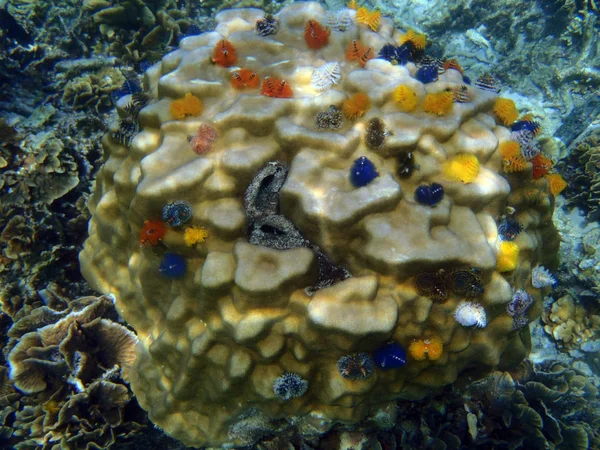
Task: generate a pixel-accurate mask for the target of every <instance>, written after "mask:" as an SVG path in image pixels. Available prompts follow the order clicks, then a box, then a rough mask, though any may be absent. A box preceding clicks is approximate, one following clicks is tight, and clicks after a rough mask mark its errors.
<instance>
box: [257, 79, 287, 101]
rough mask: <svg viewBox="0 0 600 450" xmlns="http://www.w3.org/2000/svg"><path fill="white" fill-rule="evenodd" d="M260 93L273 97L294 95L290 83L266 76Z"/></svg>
mask: <svg viewBox="0 0 600 450" xmlns="http://www.w3.org/2000/svg"><path fill="white" fill-rule="evenodd" d="M260 93H261V94H262V95H265V96H267V97H273V98H291V97H293V96H294V92H293V91H292V87H291V86H290V84H289V83H288V82H287V81H285V80H280V79H278V78H275V77H265V79H264V81H263V84H262V88H261V89H260Z"/></svg>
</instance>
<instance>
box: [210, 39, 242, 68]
mask: <svg viewBox="0 0 600 450" xmlns="http://www.w3.org/2000/svg"><path fill="white" fill-rule="evenodd" d="M236 61H237V50H236V49H235V47H234V46H233V44H232V43H231V42H229V41H228V40H227V39H221V40H220V41H219V42H217V45H215V48H214V50H213V57H212V62H214V63H215V64H217V65H219V66H221V67H231V66H233V65H234V64H235V62H236Z"/></svg>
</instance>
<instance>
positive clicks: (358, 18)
mask: <svg viewBox="0 0 600 450" xmlns="http://www.w3.org/2000/svg"><path fill="white" fill-rule="evenodd" d="M380 19H381V13H380V12H378V11H370V10H368V9H367V8H364V7H359V6H358V5H357V2H356V1H351V2H350V4H349V5H348V9H345V10H342V11H341V12H340V13H338V14H337V15H334V16H332V17H327V18H324V19H323V22H324V24H323V23H321V22H319V21H318V20H317V18H315V19H311V20H308V21H307V23H306V24H305V29H304V40H305V43H306V46H307V47H308V48H309V49H312V50H318V49H321V48H323V47H325V46H327V45H328V41H329V36H330V33H331V31H330V30H331V29H336V30H338V31H344V29H345V28H347V27H349V26H351V25H352V23H353V22H355V23H356V24H357V25H358V26H364V27H368V28H370V29H372V30H373V31H377V30H378V28H379V26H380ZM277 31H278V21H277V19H276V18H275V17H274V16H272V15H266V16H265V17H264V18H263V19H261V20H258V21H257V22H256V32H257V33H258V34H259V35H260V36H263V37H266V36H269V35H272V34H276V33H277ZM427 44H428V42H427V37H426V36H425V35H423V34H419V33H417V32H415V31H412V30H409V31H408V32H407V33H405V34H404V35H403V36H402V37H401V38H400V41H399V42H394V43H388V44H386V45H384V46H383V47H382V48H380V49H374V48H371V47H367V46H365V45H364V44H363V43H361V42H360V41H358V40H353V41H351V42H350V44H349V45H348V47H347V49H346V54H345V58H346V60H347V61H348V62H355V63H356V64H357V65H358V66H360V67H364V66H365V65H366V63H367V62H368V61H369V60H370V59H373V58H380V59H384V60H387V61H389V62H391V63H392V64H395V65H397V64H400V65H404V64H407V63H409V62H412V63H414V64H415V65H416V67H417V71H416V75H415V77H416V78H417V80H419V81H420V82H422V83H424V84H427V83H432V82H434V81H436V80H437V79H438V76H439V75H440V74H442V73H444V72H445V71H450V70H452V71H457V72H459V73H460V74H461V76H462V80H463V84H462V85H460V86H459V87H458V88H453V89H450V88H449V89H447V90H445V91H443V92H441V93H429V94H427V95H426V96H425V98H424V99H423V101H422V102H420V101H419V98H418V96H417V94H416V93H415V91H414V90H413V89H412V88H411V87H410V86H408V85H406V84H401V85H399V86H397V87H396V88H395V90H394V91H393V101H394V103H395V105H396V107H397V108H398V110H399V111H402V112H405V113H410V112H412V111H415V110H416V109H417V108H419V107H420V108H421V109H422V111H424V112H425V113H428V114H432V115H436V116H446V115H449V114H450V113H451V112H452V109H453V105H454V104H455V103H467V102H469V99H470V92H471V91H472V90H473V89H481V90H485V91H491V92H494V93H496V94H497V93H499V92H500V90H501V87H500V84H499V82H498V81H497V80H496V79H495V78H494V77H493V76H491V75H489V74H487V75H483V76H481V77H479V78H478V79H477V80H476V81H475V82H473V83H471V81H470V79H469V78H468V77H467V76H466V75H464V73H463V69H462V68H461V66H460V64H459V62H458V61H457V60H455V59H449V60H445V61H442V60H439V59H437V58H434V57H431V56H428V55H427V54H426V52H425V49H426V47H427ZM212 62H213V63H214V64H216V65H218V66H221V67H224V68H232V69H231V70H230V71H229V72H224V73H227V76H229V78H230V80H229V81H230V84H231V89H236V90H242V91H248V92H249V93H252V91H256V90H258V92H259V93H260V95H263V96H267V97H272V98H273V101H281V100H279V99H286V98H291V97H293V96H294V90H293V86H291V85H290V83H289V82H288V81H286V80H283V79H278V78H276V77H274V76H270V75H268V74H259V73H256V72H254V71H253V70H250V69H248V68H244V67H241V68H238V67H235V65H236V62H237V50H236V48H235V47H234V45H233V44H232V43H231V42H229V41H227V40H226V39H221V40H220V41H219V42H218V43H217V44H216V46H215V47H214V52H213V56H212ZM341 77H342V73H341V67H340V64H339V62H329V63H327V64H324V65H323V66H321V67H319V68H317V69H315V70H314V73H313V74H312V79H311V84H312V87H313V88H314V89H315V90H316V91H325V90H327V89H329V88H331V87H332V86H333V85H335V84H336V83H338V82H339V81H340V79H341ZM145 101H146V100H144V99H143V98H141V97H137V98H134V99H133V104H131V105H130V107H129V111H126V112H133V113H134V114H135V113H137V112H139V109H141V107H143V106H144V104H145ZM136 103H137V104H136ZM370 103H371V102H370V99H369V96H368V95H367V94H366V93H365V92H358V93H356V94H354V95H352V96H349V97H348V98H347V99H346V100H345V101H344V102H343V103H342V104H341V105H331V106H330V107H329V108H328V109H327V110H325V111H321V112H319V113H318V114H317V115H316V117H315V125H316V127H317V129H319V130H324V131H330V130H337V129H339V128H340V127H341V126H342V124H343V122H344V120H349V121H353V120H355V119H357V118H360V117H361V116H363V115H364V114H365V113H366V112H367V111H368V110H369V108H370ZM419 103H420V104H419ZM202 110H203V106H202V101H201V100H200V99H199V98H198V97H196V96H194V95H192V94H191V93H188V94H186V95H185V96H184V97H183V98H180V99H177V100H174V101H173V102H172V103H171V114H172V116H173V118H174V119H184V118H185V117H186V116H199V115H200V114H201V113H202ZM493 114H494V115H495V117H496V119H497V121H498V122H499V123H500V124H501V125H503V126H506V127H508V128H509V129H510V130H511V136H510V140H506V141H503V142H501V143H500V144H499V146H498V151H499V152H500V155H501V157H502V164H503V171H504V172H505V173H506V174H513V173H518V172H522V173H523V174H526V173H528V170H531V174H532V178H533V180H538V179H541V178H545V179H546V180H547V186H548V189H549V191H550V193H551V194H552V195H553V196H556V195H558V194H559V193H560V192H561V191H562V190H563V189H564V188H565V187H566V183H565V181H564V180H563V179H562V177H561V176H560V175H559V174H557V173H555V172H553V161H552V160H551V159H549V158H548V157H546V156H544V154H543V153H542V152H541V150H540V149H539V147H538V146H537V144H536V140H535V138H536V136H537V135H538V134H539V133H540V125H539V123H538V122H536V121H535V120H534V118H533V117H532V116H531V115H529V114H527V115H524V116H521V117H519V111H518V110H517V108H516V106H515V103H514V102H513V101H512V100H510V99H508V98H502V97H498V98H497V99H496V101H495V104H494V106H493ZM119 133H120V134H119ZM391 133H393V130H388V129H387V128H386V125H385V123H383V121H381V120H380V119H377V118H374V119H371V120H370V122H369V123H368V126H367V127H366V129H365V135H364V140H365V143H366V145H367V147H368V148H369V149H370V150H373V151H377V150H378V149H380V148H381V147H382V146H383V144H384V142H385V139H386V137H387V136H388V135H390V134H391ZM115 134H117V136H115V137H117V138H120V139H122V140H124V141H125V142H127V144H129V143H130V142H131V139H130V138H129V139H123V137H122V135H123V134H126V133H125V132H123V130H121V129H120V130H119V131H118V132H117V133H115ZM217 139H218V134H217V132H216V130H215V129H214V128H213V127H212V126H211V125H210V124H202V125H201V126H200V127H199V128H198V130H197V132H196V134H195V135H194V136H190V137H189V144H190V146H191V148H192V150H193V151H194V152H195V153H196V154H197V155H199V156H202V155H206V154H208V153H210V152H211V146H212V144H213V142H215V140H217ZM397 167H398V169H397V172H396V175H397V176H398V177H399V178H408V177H410V176H411V174H412V173H413V171H414V170H418V164H417V163H416V161H415V157H414V156H413V154H412V153H411V152H406V153H403V154H401V156H398V157H397ZM478 174H479V161H478V159H477V157H476V156H475V155H472V154H467V153H462V154H458V155H457V156H455V157H453V158H451V159H449V160H448V161H446V162H445V164H444V165H443V168H442V175H443V177H445V179H446V180H448V181H455V182H462V183H465V184H468V183H472V182H473V181H474V180H475V178H476V177H477V176H478ZM378 176H379V173H378V171H377V167H376V166H375V164H374V163H373V162H372V161H371V160H369V158H367V157H366V156H362V157H360V158H358V159H356V160H355V161H354V162H353V164H352V165H351V167H350V170H349V173H348V177H349V181H350V183H351V185H352V186H353V188H355V189H360V188H362V187H364V186H367V185H369V183H371V182H372V181H373V180H374V179H375V178H377V177H378ZM527 176H529V175H527ZM532 186H534V187H532V188H531V189H529V190H528V191H527V193H526V196H529V197H530V198H528V199H527V200H528V201H529V203H531V204H533V205H534V204H536V202H541V201H543V199H544V198H545V197H544V195H545V194H544V189H543V188H540V187H537V186H540V184H539V183H532ZM443 197H444V188H443V186H442V185H441V184H439V183H431V184H428V185H422V186H419V187H418V188H417V189H416V190H415V192H414V199H415V201H416V202H418V203H420V204H422V205H424V206H425V207H431V208H435V206H436V205H437V204H438V203H440V201H441V200H442V199H443ZM511 209H513V208H510V207H509V208H507V211H509V213H508V214H507V215H505V216H503V217H500V218H499V223H498V235H499V241H500V243H499V250H498V255H497V267H496V269H497V270H498V271H499V272H501V273H502V272H510V271H513V270H514V269H515V268H516V267H517V259H518V255H519V246H518V245H517V244H516V243H515V242H514V240H515V238H516V237H517V235H518V234H519V233H520V232H521V231H522V230H523V225H522V224H521V223H519V222H518V221H517V220H516V219H515V218H513V217H512V216H513V214H510V211H511ZM191 222H193V211H192V206H191V205H190V204H188V203H187V202H185V201H173V202H171V203H169V204H166V205H164V208H163V210H162V217H161V218H152V219H149V220H146V221H145V222H144V224H143V226H142V229H141V232H140V244H141V245H142V246H157V245H160V243H161V241H162V240H163V239H164V238H165V236H167V235H168V233H174V234H177V235H179V236H182V237H183V240H184V242H185V244H186V245H188V246H190V247H191V246H194V245H196V244H201V243H202V242H204V241H205V240H206V239H207V238H208V237H209V233H208V231H207V230H206V229H205V228H203V227H198V226H193V225H190V223H191ZM159 271H160V273H161V274H162V275H163V276H165V277H168V278H177V277H182V276H183V275H184V274H185V271H186V260H185V258H184V257H183V256H181V255H177V254H174V253H166V254H165V256H164V259H163V261H162V263H161V265H160V269H159ZM555 283H556V280H555V279H554V277H553V276H552V275H551V274H550V272H548V271H547V270H546V269H545V268H544V267H542V266H537V267H535V268H534V269H533V270H532V274H531V285H532V287H533V288H537V289H541V288H545V287H549V286H552V285H554V284H555ZM414 285H415V289H416V291H417V292H418V293H419V294H420V295H422V296H425V297H428V298H429V299H431V300H432V301H434V302H444V301H446V300H447V299H448V298H449V295H450V294H455V295H457V296H460V297H462V298H464V299H465V300H463V301H462V302H461V303H460V304H459V305H458V307H457V308H456V310H455V312H454V318H455V319H456V321H457V322H458V323H459V324H460V325H462V326H464V327H475V328H477V327H481V328H483V327H485V326H486V324H487V319H486V311H485V308H484V307H483V305H481V304H480V303H478V302H477V297H479V296H481V295H482V294H483V293H484V287H483V283H482V281H481V278H480V273H479V270H478V269H477V268H472V267H471V268H455V269H453V270H439V271H432V272H422V273H420V274H419V275H418V276H417V277H416V278H415V281H414ZM532 303H533V299H532V297H531V296H530V295H529V294H528V293H527V291H526V290H524V289H519V290H516V291H515V292H514V295H513V298H512V300H511V301H510V302H509V303H508V305H507V306H506V313H507V314H508V315H509V316H510V317H512V318H513V328H514V329H515V330H518V329H519V328H521V327H523V326H525V325H527V323H528V319H527V310H528V308H529V307H530V305H531V304H532ZM407 354H408V355H410V358H412V359H413V360H415V361H422V360H431V361H433V360H437V359H439V358H440V357H441V355H442V354H443V345H442V342H441V340H440V339H439V338H438V337H436V336H435V335H425V336H423V337H422V338H421V339H416V340H414V341H413V342H412V343H411V344H410V345H409V347H408V349H406V350H405V349H404V348H403V347H402V346H401V345H399V344H398V343H395V342H389V343H387V344H386V345H385V346H383V347H382V348H380V349H377V350H376V351H374V352H373V353H372V354H369V353H356V354H350V355H345V356H342V357H341V358H340V359H339V360H338V363H337V367H338V371H339V373H340V375H341V376H342V377H344V378H347V379H352V380H362V379H366V378H368V377H369V376H370V375H371V374H372V372H373V371H374V370H375V368H376V367H378V368H379V369H383V370H387V369H394V368H399V367H402V366H403V365H404V364H406V362H407V360H408V358H407ZM306 390H307V382H306V381H305V380H303V379H302V378H301V377H300V376H299V375H298V374H294V373H285V374H283V375H282V376H281V377H279V378H278V379H277V380H276V381H275V384H274V392H275V393H276V395H277V396H278V397H279V398H281V399H283V400H289V399H292V398H295V397H299V396H301V395H303V394H304V393H305V391H306Z"/></svg>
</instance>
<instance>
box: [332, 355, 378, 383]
mask: <svg viewBox="0 0 600 450" xmlns="http://www.w3.org/2000/svg"><path fill="white" fill-rule="evenodd" d="M374 368H375V364H374V363H373V359H371V357H370V356H369V354H368V353H354V354H352V355H347V356H342V357H341V358H340V359H338V362H337V369H338V371H339V373H340V375H341V376H343V377H344V378H347V379H349V380H366V379H367V378H369V377H370V376H371V375H372V374H373V369H374Z"/></svg>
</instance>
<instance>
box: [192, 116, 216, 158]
mask: <svg viewBox="0 0 600 450" xmlns="http://www.w3.org/2000/svg"><path fill="white" fill-rule="evenodd" d="M216 139H217V131H216V130H215V129H214V128H213V127H211V126H210V125H207V124H205V123H203V124H202V125H200V126H199V127H198V131H196V134H195V135H194V136H190V137H189V138H188V140H189V141H190V144H191V146H192V150H194V153H196V154H197V155H204V154H206V153H208V152H210V151H211V150H212V143H213V142H214V141H215V140H216Z"/></svg>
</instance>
